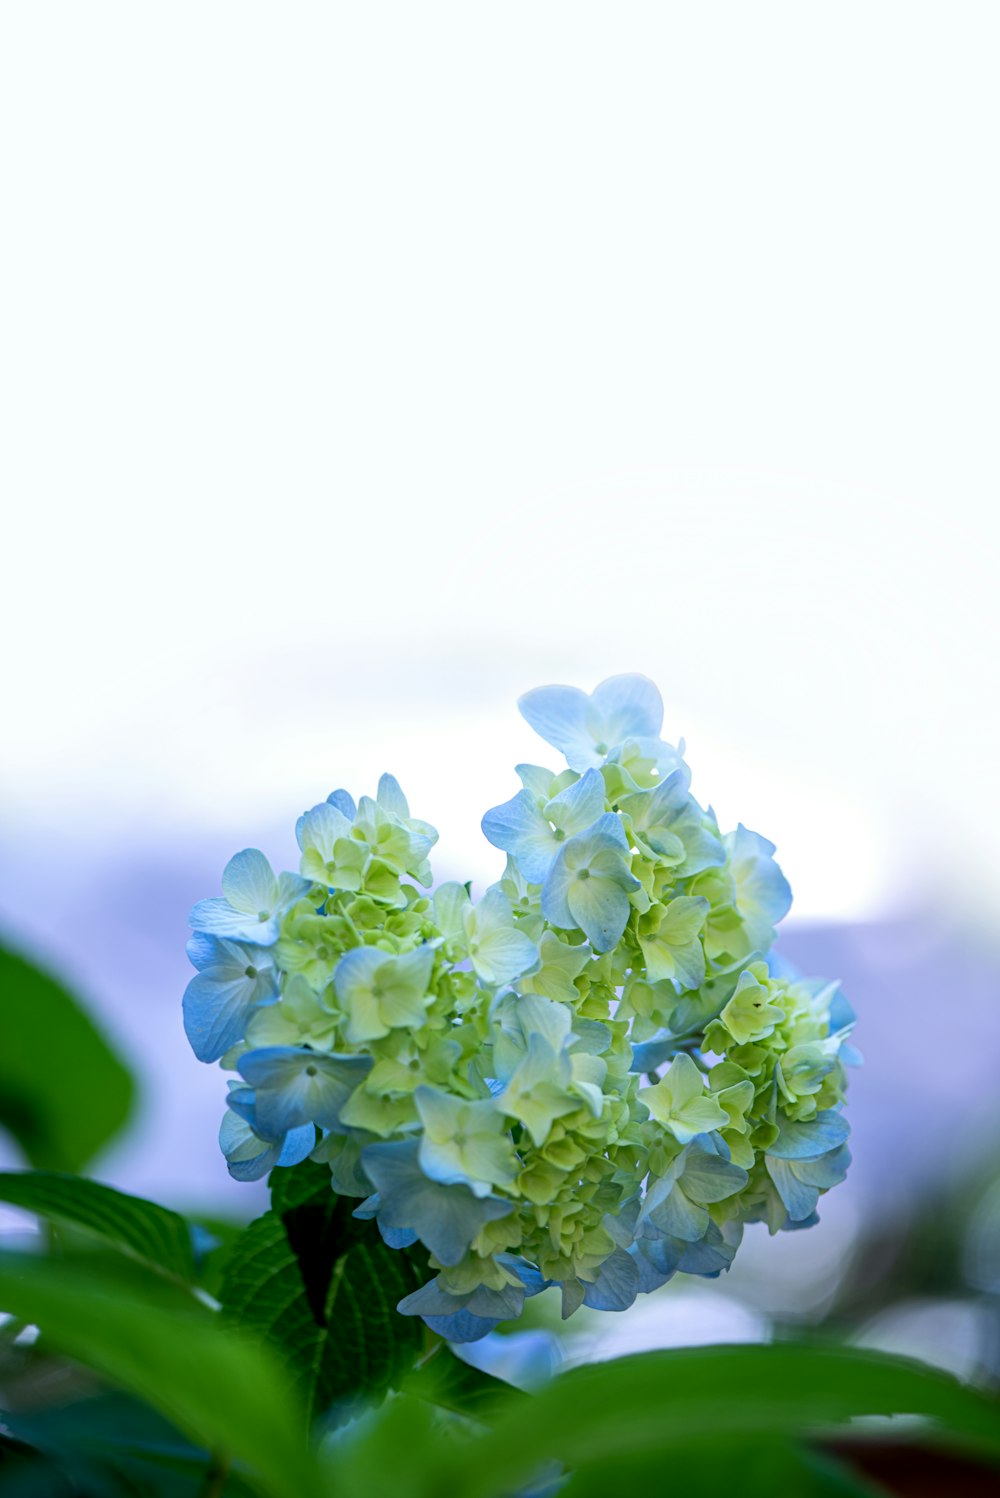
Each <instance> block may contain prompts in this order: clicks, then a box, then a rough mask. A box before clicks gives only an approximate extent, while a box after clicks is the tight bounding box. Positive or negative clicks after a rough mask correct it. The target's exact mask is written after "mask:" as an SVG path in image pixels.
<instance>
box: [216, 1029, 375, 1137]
mask: <svg viewBox="0 0 1000 1498" xmlns="http://www.w3.org/2000/svg"><path fill="white" fill-rule="evenodd" d="M237 1065H238V1068H239V1073H240V1076H241V1077H243V1078H244V1079H245V1080H246V1081H247V1082H249V1084H250V1086H251V1087H252V1088H253V1090H254V1096H255V1118H256V1125H257V1127H258V1128H259V1130H260V1132H261V1133H262V1134H263V1135H265V1137H267V1138H269V1139H272V1138H277V1137H279V1136H280V1135H283V1134H285V1133H287V1131H288V1130H289V1129H296V1128H300V1127H301V1126H302V1125H303V1124H306V1123H315V1124H319V1126H320V1128H323V1129H333V1130H335V1131H336V1130H339V1129H340V1127H341V1125H340V1110H341V1108H342V1107H343V1106H344V1104H345V1103H346V1102H347V1099H348V1098H349V1097H350V1095H351V1093H352V1092H353V1091H354V1089H355V1087H356V1086H357V1085H358V1083H359V1082H360V1081H361V1080H362V1079H363V1078H364V1076H365V1074H366V1073H367V1072H369V1071H371V1068H372V1058H371V1057H370V1056H336V1055H330V1054H328V1053H326V1052H322V1051H311V1050H309V1049H308V1047H306V1046H265V1047H262V1048H261V1049H260V1050H256V1051H247V1052H246V1053H245V1054H244V1055H243V1056H241V1057H240V1059H239V1061H238V1063H237Z"/></svg>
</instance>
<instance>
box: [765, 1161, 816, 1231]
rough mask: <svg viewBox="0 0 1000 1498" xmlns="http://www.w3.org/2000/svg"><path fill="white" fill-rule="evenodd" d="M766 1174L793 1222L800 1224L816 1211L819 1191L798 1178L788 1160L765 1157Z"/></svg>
mask: <svg viewBox="0 0 1000 1498" xmlns="http://www.w3.org/2000/svg"><path fill="white" fill-rule="evenodd" d="M765 1162H766V1164H767V1173H768V1175H769V1176H770V1177H771V1180H772V1181H773V1182H774V1184H775V1187H776V1189H777V1192H778V1195H779V1196H780V1197H781V1200H782V1202H783V1203H784V1205H785V1208H786V1210H787V1212H788V1215H789V1217H790V1218H791V1219H792V1221H793V1222H801V1221H802V1220H803V1219H804V1218H806V1217H810V1216H811V1215H812V1213H813V1212H814V1211H815V1210H816V1203H817V1201H818V1200H819V1191H818V1189H817V1188H816V1187H815V1186H809V1185H807V1183H806V1182H805V1181H803V1180H801V1179H800V1178H799V1176H798V1175H797V1174H796V1172H795V1167H794V1165H792V1164H791V1163H790V1162H789V1161H788V1160H776V1159H775V1158H774V1157H773V1156H771V1155H766V1156H765Z"/></svg>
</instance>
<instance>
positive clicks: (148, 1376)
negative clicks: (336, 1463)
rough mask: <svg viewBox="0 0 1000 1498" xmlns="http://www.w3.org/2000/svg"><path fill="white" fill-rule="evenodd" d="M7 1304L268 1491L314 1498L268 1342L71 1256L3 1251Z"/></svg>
mask: <svg viewBox="0 0 1000 1498" xmlns="http://www.w3.org/2000/svg"><path fill="white" fill-rule="evenodd" d="M0 1308H2V1309H3V1310H5V1311H8V1312H10V1313H11V1314H12V1315H14V1316H17V1317H18V1318H19V1319H20V1320H21V1321H23V1322H26V1323H33V1324H34V1325H36V1326H40V1327H41V1328H42V1329H43V1331H44V1334H45V1336H46V1338H47V1340H48V1341H49V1343H50V1344H51V1345H52V1346H54V1347H58V1348H59V1349H60V1350H61V1351H62V1352H63V1353H65V1354H66V1355H67V1356H68V1357H70V1358H73V1359H75V1360H76V1361H78V1362H81V1363H83V1364H85V1365H86V1366H87V1367H88V1368H91V1369H93V1370H94V1371H96V1372H97V1373H99V1374H101V1376H102V1377H103V1378H105V1379H107V1381H108V1382H109V1383H110V1384H112V1385H114V1386H115V1387H117V1388H119V1389H124V1390H126V1391H127V1392H129V1393H131V1394H133V1395H135V1396H136V1397H137V1398H139V1399H140V1400H142V1401H143V1402H144V1403H146V1404H148V1405H150V1406H151V1407H152V1408H153V1409H154V1410H157V1411H158V1412H159V1413H160V1414H161V1415H162V1416H163V1417H164V1418H165V1419H167V1420H168V1421H169V1422H170V1423H171V1425H173V1426H175V1427H176V1428H177V1430H179V1431H181V1432H182V1433H183V1434H184V1435H186V1436H187V1437H188V1438H189V1439H190V1440H192V1441H193V1442H195V1443H197V1444H198V1445H199V1446H201V1447H204V1448H206V1449H209V1450H212V1451H214V1452H221V1453H225V1455H226V1457H227V1459H228V1458H231V1459H233V1460H236V1461H239V1462H241V1463H243V1464H245V1466H246V1467H247V1468H248V1469H250V1470H251V1471H252V1472H253V1473H254V1474H255V1475H254V1479H253V1483H252V1486H253V1488H254V1490H255V1491H256V1492H257V1493H259V1494H261V1495H267V1498H316V1495H318V1494H319V1493H320V1492H321V1491H322V1487H321V1484H320V1479H319V1473H318V1469H317V1467H316V1466H315V1464H314V1462H313V1460H312V1458H311V1457H310V1455H309V1453H308V1451H307V1450H306V1447H305V1443H304V1441H303V1439H302V1435H301V1424H300V1420H299V1417H298V1412H297V1411H296V1409H295V1407H294V1405H293V1403H292V1401H291V1399H290V1398H289V1394H288V1390H287V1388H286V1381H285V1379H284V1378H283V1377H282V1376H281V1375H280V1374H279V1372H278V1371H277V1370H276V1369H275V1368H274V1366H273V1364H272V1362H271V1360H270V1359H269V1358H268V1357H266V1356H265V1354H264V1351H263V1349H261V1348H260V1347H258V1346H257V1345H256V1344H255V1343H254V1342H252V1341H250V1340H249V1339H248V1338H246V1337H241V1336H239V1335H238V1334H237V1333H236V1331H235V1330H233V1329H231V1328H224V1327H222V1326H221V1325H220V1324H219V1317H218V1316H217V1315H215V1314H213V1313H212V1312H211V1311H209V1310H208V1309H207V1308H205V1307H203V1306H197V1305H195V1304H194V1303H193V1302H192V1303H191V1305H190V1307H189V1308H187V1309H185V1310H180V1309H178V1308H177V1307H176V1306H170V1307H166V1306H164V1305H163V1304H162V1303H159V1302H157V1301H155V1300H150V1299H149V1298H148V1297H145V1296H144V1295H143V1294H142V1293H141V1292H139V1291H138V1290H136V1289H135V1287H134V1286H131V1285H130V1286H129V1288H128V1290H127V1291H122V1290H121V1289H120V1287H119V1285H118V1284H117V1282H116V1281H115V1280H114V1279H112V1278H108V1279H106V1280H105V1281H104V1283H103V1284H99V1283H98V1282H96V1281H95V1280H94V1279H93V1278H91V1277H88V1276H81V1274H80V1273H79V1266H78V1264H77V1263H76V1261H75V1260H73V1259H66V1260H52V1259H44V1258H41V1257H38V1256H35V1255H22V1254H2V1255H0Z"/></svg>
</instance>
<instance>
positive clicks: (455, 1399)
mask: <svg viewBox="0 0 1000 1498" xmlns="http://www.w3.org/2000/svg"><path fill="white" fill-rule="evenodd" d="M399 1387H400V1388H401V1389H402V1391H403V1393H404V1394H414V1395H416V1397H417V1398H418V1399H426V1400H429V1401H430V1403H431V1404H436V1405H440V1406H441V1408H442V1409H447V1410H452V1411H454V1413H455V1414H459V1415H471V1416H474V1417H475V1418H476V1419H480V1420H486V1419H488V1418H489V1414H490V1411H491V1410H492V1409H493V1408H494V1407H495V1406H496V1404H497V1403H498V1401H503V1400H504V1399H508V1398H514V1399H517V1398H521V1399H527V1398H529V1396H528V1395H527V1394H525V1393H524V1392H523V1390H521V1389H517V1388H515V1387H514V1385H513V1384H508V1383H504V1381H503V1379H500V1378H495V1377H494V1376H493V1374H492V1373H484V1372H483V1371H482V1369H480V1368H473V1367H472V1365H471V1364H470V1363H464V1362H463V1361H462V1359H461V1358H459V1357H456V1356H455V1354H454V1353H453V1352H452V1350H451V1348H450V1347H449V1346H448V1345H447V1343H445V1342H442V1344H441V1346H440V1347H438V1348H437V1349H436V1350H435V1351H434V1352H433V1353H432V1354H431V1355H430V1357H429V1358H427V1359H426V1361H424V1362H422V1363H421V1364H420V1365H419V1366H418V1367H415V1368H413V1369H411V1370H410V1371H409V1372H408V1373H406V1374H405V1375H404V1377H403V1379H402V1380H401V1382H400V1384H399Z"/></svg>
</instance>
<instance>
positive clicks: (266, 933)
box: [188, 899, 280, 947]
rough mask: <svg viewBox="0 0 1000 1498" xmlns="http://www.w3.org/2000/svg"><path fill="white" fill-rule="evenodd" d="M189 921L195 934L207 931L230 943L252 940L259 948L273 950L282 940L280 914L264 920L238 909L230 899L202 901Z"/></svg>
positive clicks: (193, 911)
mask: <svg viewBox="0 0 1000 1498" xmlns="http://www.w3.org/2000/svg"><path fill="white" fill-rule="evenodd" d="M188 922H189V924H190V926H191V929H192V930H193V931H207V932H209V933H210V934H211V935H212V936H223V937H228V938H229V940H230V941H249V942H252V943H253V944H254V945H255V946H258V947H273V946H274V943H275V942H276V941H277V940H278V930H279V926H280V921H279V918H278V916H277V914H273V915H270V916H268V918H267V919H266V920H264V921H262V920H260V919H259V918H258V917H257V916H256V915H246V914H245V913H244V912H243V911H240V910H234V909H233V907H232V906H231V905H230V903H229V901H228V900H221V899H212V900H199V901H198V903H197V905H196V906H195V907H194V909H193V910H192V911H191V914H190V916H189V917H188Z"/></svg>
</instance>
